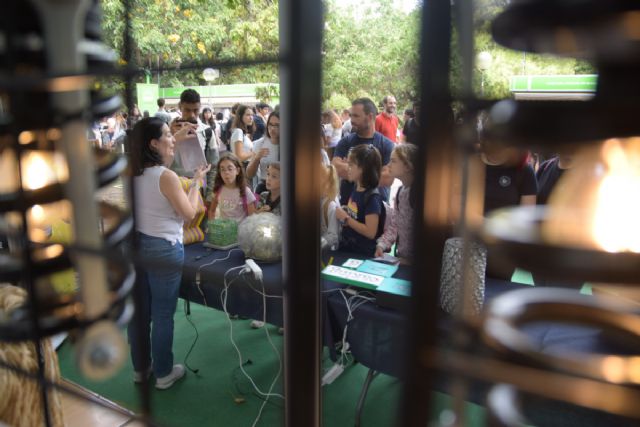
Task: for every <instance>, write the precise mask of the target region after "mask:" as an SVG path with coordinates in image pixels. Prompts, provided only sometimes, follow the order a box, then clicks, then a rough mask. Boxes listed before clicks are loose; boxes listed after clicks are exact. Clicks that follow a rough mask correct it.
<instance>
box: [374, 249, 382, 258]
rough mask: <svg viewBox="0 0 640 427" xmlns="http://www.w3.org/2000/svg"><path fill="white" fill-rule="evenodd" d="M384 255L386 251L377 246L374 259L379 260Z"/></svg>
mask: <svg viewBox="0 0 640 427" xmlns="http://www.w3.org/2000/svg"><path fill="white" fill-rule="evenodd" d="M383 254H384V251H383V250H382V248H381V247H380V246H376V252H375V253H374V254H373V256H374V257H376V258H378V257H381V256H382V255H383Z"/></svg>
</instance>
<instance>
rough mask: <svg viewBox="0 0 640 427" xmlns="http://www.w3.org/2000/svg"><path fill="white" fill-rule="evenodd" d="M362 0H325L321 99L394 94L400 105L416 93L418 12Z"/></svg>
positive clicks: (385, 1)
mask: <svg viewBox="0 0 640 427" xmlns="http://www.w3.org/2000/svg"><path fill="white" fill-rule="evenodd" d="M367 4H368V5H369V6H370V7H369V8H366V7H357V8H349V7H347V6H345V5H344V4H341V3H340V1H339V0H327V3H326V15H325V19H326V22H325V34H324V42H323V53H324V58H323V59H324V63H323V90H322V93H323V99H324V100H325V104H327V101H328V100H331V99H333V98H334V97H335V96H338V95H340V96H343V97H345V98H346V99H348V100H350V101H351V100H353V99H355V98H357V97H360V96H368V97H370V98H371V99H373V100H374V102H376V104H377V103H379V102H380V101H381V100H382V98H383V97H384V96H385V95H389V94H393V95H395V97H396V98H397V99H398V105H399V108H404V106H405V105H407V106H408V105H409V104H410V102H411V101H410V98H412V96H414V95H415V93H416V89H415V86H416V82H417V73H416V70H417V64H418V27H419V20H420V13H419V11H417V10H416V11H414V12H412V13H410V14H406V13H404V12H403V11H401V10H398V9H397V8H395V7H394V6H393V5H392V2H390V1H388V0H371V1H369V2H367ZM341 102H342V101H341ZM349 105H351V102H349ZM330 107H331V108H340V107H339V106H338V105H330Z"/></svg>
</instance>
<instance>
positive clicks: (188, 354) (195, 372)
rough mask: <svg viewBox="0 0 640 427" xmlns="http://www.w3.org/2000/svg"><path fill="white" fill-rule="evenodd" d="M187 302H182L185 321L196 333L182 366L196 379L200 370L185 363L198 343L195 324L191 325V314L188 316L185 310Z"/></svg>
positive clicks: (198, 335)
mask: <svg viewBox="0 0 640 427" xmlns="http://www.w3.org/2000/svg"><path fill="white" fill-rule="evenodd" d="M188 304H189V302H188V301H187V300H184V304H183V307H184V317H185V318H186V319H187V322H189V324H190V325H191V326H192V327H193V330H194V331H195V333H196V337H195V338H194V339H193V343H191V347H189V351H187V354H186V355H185V356H184V366H186V367H187V369H188V370H190V371H191V372H193V373H194V374H195V375H196V376H197V377H199V376H200V375H199V374H198V372H200V369H197V368H196V369H193V368H192V367H191V366H189V363H188V362H187V361H188V359H189V356H190V355H191V352H192V351H193V349H194V348H195V346H196V343H197V342H198V338H199V337H200V334H199V333H198V328H196V325H195V323H193V321H192V320H191V314H189V311H188V310H187V306H188Z"/></svg>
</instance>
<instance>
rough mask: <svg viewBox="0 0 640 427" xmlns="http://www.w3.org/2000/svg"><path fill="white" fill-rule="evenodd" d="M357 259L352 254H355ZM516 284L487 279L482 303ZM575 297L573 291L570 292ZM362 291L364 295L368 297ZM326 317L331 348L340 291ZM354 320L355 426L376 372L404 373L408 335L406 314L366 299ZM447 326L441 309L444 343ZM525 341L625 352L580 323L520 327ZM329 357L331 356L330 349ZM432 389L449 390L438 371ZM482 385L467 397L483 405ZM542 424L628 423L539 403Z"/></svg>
mask: <svg viewBox="0 0 640 427" xmlns="http://www.w3.org/2000/svg"><path fill="white" fill-rule="evenodd" d="M333 255H334V264H336V265H340V264H342V263H343V262H344V261H346V259H347V258H349V256H341V254H333ZM356 258H357V257H356ZM394 277H397V278H401V279H409V278H410V268H409V267H406V266H400V268H399V269H398V271H397V272H396V273H395V274H394ZM419 286H439V284H438V283H435V284H429V283H421V284H420V285H419ZM523 286H526V285H522V284H519V283H512V282H508V281H504V280H499V279H493V278H490V277H488V278H487V279H486V282H485V303H488V302H489V301H491V300H492V299H493V298H495V297H497V296H498V295H500V294H503V293H505V292H509V291H510V290H515V289H522V287H523ZM323 287H324V289H325V290H327V289H332V288H333V289H335V288H341V287H342V288H344V285H341V284H338V283H332V282H327V281H325V282H324V284H323ZM575 292H576V295H577V294H578V292H579V291H578V290H575ZM368 294H369V293H368V292H365V295H368ZM325 305H326V309H325V313H326V320H325V324H324V331H323V333H324V341H325V345H329V348H330V349H332V350H333V348H334V346H332V345H330V343H334V344H338V343H340V342H341V340H342V336H343V332H344V328H345V326H346V325H347V316H348V310H347V306H346V303H345V299H344V298H343V297H342V296H341V295H340V294H339V292H332V293H327V294H326V298H325ZM352 316H353V319H352V320H351V321H350V322H348V328H347V342H348V343H349V351H350V352H351V354H352V355H353V358H354V360H355V361H357V362H358V363H361V364H362V365H363V366H365V367H367V368H369V374H368V375H367V377H366V379H365V382H364V385H363V387H362V390H361V394H360V400H359V402H358V406H357V408H356V426H357V425H359V420H360V416H361V413H362V409H363V405H364V400H365V398H366V394H367V390H368V388H369V385H370V383H371V381H372V380H373V379H374V378H375V376H376V375H377V374H378V373H384V374H387V375H391V376H394V377H397V378H400V379H402V378H403V377H404V376H405V375H407V373H406V372H405V371H404V368H405V367H406V363H405V361H406V359H407V358H406V354H405V346H406V344H407V340H408V339H409V331H408V328H407V326H408V324H407V322H408V318H407V313H406V312H404V311H400V310H396V309H392V308H387V307H380V306H379V305H378V304H377V303H376V302H375V301H366V302H364V303H363V304H362V305H360V306H359V307H358V308H357V309H356V310H355V311H353V312H352ZM451 329H452V319H451V317H450V316H448V315H447V314H445V313H444V312H441V313H440V316H439V324H438V334H439V336H440V337H441V339H440V340H439V341H440V342H441V345H446V337H448V336H449V333H450V332H451ZM522 330H523V331H524V332H525V333H526V335H527V336H528V338H529V339H530V341H531V342H532V343H533V344H534V346H535V347H536V348H537V350H539V351H541V352H545V353H554V354H568V353H587V354H588V353H610V354H626V353H627V349H626V348H623V347H621V346H619V345H617V343H614V342H612V341H611V340H609V339H607V338H606V336H604V334H603V332H602V331H601V330H599V329H596V328H590V327H579V326H572V325H566V324H558V323H552V322H545V323H542V322H541V323H537V324H531V325H526V326H523V327H522ZM332 356H333V357H334V360H335V358H336V356H337V355H336V352H335V350H333V354H332ZM435 388H436V390H438V391H442V392H445V393H448V392H449V391H450V390H449V385H448V378H447V377H446V376H444V375H442V376H441V377H440V378H438V379H437V380H436V383H435ZM487 391H488V385H487V384H481V383H474V384H472V385H471V387H470V389H469V390H468V395H467V400H469V401H471V402H474V403H477V404H480V405H484V404H485V402H484V399H485V396H486V392H487ZM527 415H529V416H530V417H531V418H532V419H534V420H535V421H538V422H541V423H542V425H558V426H560V425H562V426H563V427H564V426H572V425H575V426H580V427H584V426H595V425H613V424H611V423H615V425H627V424H625V423H624V422H622V421H621V420H620V418H619V417H615V416H612V415H609V414H604V413H600V412H598V413H596V412H595V411H591V410H587V409H584V408H579V407H576V406H571V405H568V404H562V403H558V402H549V401H547V402H546V403H544V404H542V405H539V406H538V407H537V408H536V411H535V414H527Z"/></svg>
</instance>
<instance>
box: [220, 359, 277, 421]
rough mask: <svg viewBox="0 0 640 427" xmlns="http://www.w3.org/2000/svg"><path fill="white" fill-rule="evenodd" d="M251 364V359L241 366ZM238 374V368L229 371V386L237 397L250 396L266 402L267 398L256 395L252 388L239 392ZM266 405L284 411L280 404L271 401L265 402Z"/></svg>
mask: <svg viewBox="0 0 640 427" xmlns="http://www.w3.org/2000/svg"><path fill="white" fill-rule="evenodd" d="M252 363H253V362H252V361H251V359H247V361H246V362H244V363H243V364H242V366H247V365H251V364H252ZM238 372H240V367H239V366H236V367H235V369H233V370H232V371H231V385H232V386H233V388H234V390H235V393H236V394H237V395H239V396H241V397H242V398H244V397H245V396H246V395H247V394H251V395H253V396H255V397H257V398H258V399H260V400H262V401H264V400H267V397H265V396H261V395H260V394H258V393H256V392H255V390H253V388H250V389H249V390H248V391H243V390H241V388H240V380H239V379H238ZM235 397H236V396H235V395H234V398H235ZM267 403H269V404H271V405H273V406H275V407H276V408H278V409H284V405H283V404H280V403H278V402H276V401H275V400H273V399H269V400H267Z"/></svg>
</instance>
